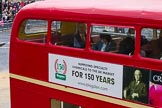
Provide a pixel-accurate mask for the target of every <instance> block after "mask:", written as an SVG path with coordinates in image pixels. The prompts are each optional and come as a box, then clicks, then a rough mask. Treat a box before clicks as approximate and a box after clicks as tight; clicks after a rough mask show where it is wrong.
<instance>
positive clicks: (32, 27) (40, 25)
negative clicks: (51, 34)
mask: <svg viewBox="0 0 162 108" xmlns="http://www.w3.org/2000/svg"><path fill="white" fill-rule="evenodd" d="M47 28H48V27H47V21H45V20H32V19H31V20H27V21H26V25H25V33H26V34H31V33H39V32H47Z"/></svg>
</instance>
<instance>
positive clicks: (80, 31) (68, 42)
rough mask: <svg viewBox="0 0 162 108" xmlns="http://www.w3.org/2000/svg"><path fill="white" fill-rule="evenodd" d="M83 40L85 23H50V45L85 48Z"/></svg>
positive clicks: (84, 37)
mask: <svg viewBox="0 0 162 108" xmlns="http://www.w3.org/2000/svg"><path fill="white" fill-rule="evenodd" d="M85 39H86V24H85V23H78V22H63V21H62V22H61V21H53V22H52V33H51V43H52V44H54V45H61V46H68V47H75V48H85Z"/></svg>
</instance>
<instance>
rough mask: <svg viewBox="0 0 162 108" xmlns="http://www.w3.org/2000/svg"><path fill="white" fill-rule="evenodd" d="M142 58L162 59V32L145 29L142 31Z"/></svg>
mask: <svg viewBox="0 0 162 108" xmlns="http://www.w3.org/2000/svg"><path fill="white" fill-rule="evenodd" d="M140 53H141V56H142V57H146V58H153V59H162V30H161V29H154V28H143V29H142V31H141V52H140Z"/></svg>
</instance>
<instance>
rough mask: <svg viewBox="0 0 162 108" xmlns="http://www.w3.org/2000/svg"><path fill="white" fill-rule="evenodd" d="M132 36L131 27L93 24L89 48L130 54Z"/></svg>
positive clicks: (133, 34) (132, 51) (132, 47)
mask: <svg viewBox="0 0 162 108" xmlns="http://www.w3.org/2000/svg"><path fill="white" fill-rule="evenodd" d="M134 37H135V30H134V29H133V28H127V27H118V26H107V25H102V26H98V25H97V26H95V25H94V26H92V27H91V40H92V42H91V48H92V49H93V50H96V51H101V52H111V53H118V54H126V55H132V54H133V53H134Z"/></svg>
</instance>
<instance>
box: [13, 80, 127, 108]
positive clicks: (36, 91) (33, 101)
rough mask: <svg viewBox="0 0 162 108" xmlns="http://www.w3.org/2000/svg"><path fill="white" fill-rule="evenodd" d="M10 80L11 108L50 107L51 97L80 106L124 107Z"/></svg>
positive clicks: (95, 107)
mask: <svg viewBox="0 0 162 108" xmlns="http://www.w3.org/2000/svg"><path fill="white" fill-rule="evenodd" d="M10 82H11V100H12V103H11V108H22V107H23V108H51V106H50V105H51V103H50V102H51V99H57V100H61V101H64V102H67V103H70V104H74V105H78V106H79V105H80V106H82V108H104V107H111V108H126V107H123V106H120V105H116V104H112V103H108V102H103V101H99V100H95V99H92V98H88V97H84V96H80V95H75V94H71V93H68V92H62V91H60V90H56V89H51V88H46V87H43V86H39V85H35V84H32V83H28V82H24V81H20V80H17V79H13V78H11V79H10ZM65 89H66V88H65Z"/></svg>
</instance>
